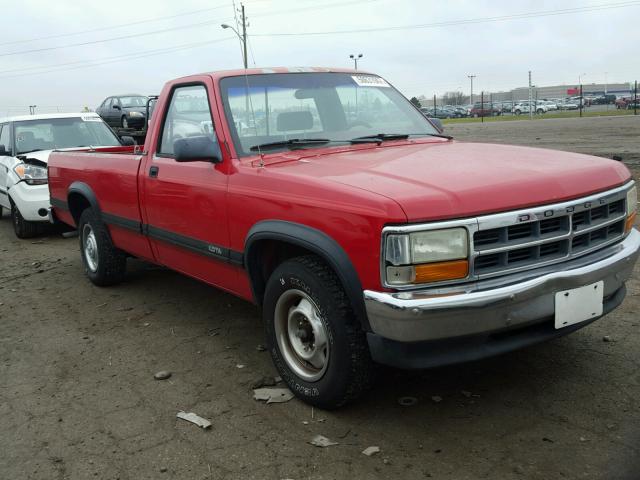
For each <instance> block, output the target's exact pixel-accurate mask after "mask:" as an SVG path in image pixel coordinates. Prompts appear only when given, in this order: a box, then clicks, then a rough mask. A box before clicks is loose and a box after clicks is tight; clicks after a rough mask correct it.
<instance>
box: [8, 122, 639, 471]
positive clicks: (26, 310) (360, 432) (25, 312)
mask: <svg viewBox="0 0 640 480" xmlns="http://www.w3.org/2000/svg"><path fill="white" fill-rule="evenodd" d="M448 132H450V133H453V134H454V135H456V136H457V137H458V138H460V139H473V140H484V141H495V142H512V143H519V144H532V145H540V146H545V147H553V148H562V149H567V150H576V151H581V152H592V153H596V154H599V155H605V156H609V155H611V154H619V155H622V156H623V157H624V158H625V160H628V161H629V162H630V163H636V162H638V161H639V160H640V141H639V138H640V118H638V119H633V118H615V119H608V118H602V119H583V120H568V121H567V120H545V121H536V122H531V123H529V122H526V121H525V122H519V121H518V122H503V123H493V124H484V125H481V124H476V125H457V126H452V127H451V128H448ZM638 171H639V170H637V169H636V176H637V173H638ZM0 265H1V269H0V432H1V435H0V477H1V478H3V479H5V478H6V479H12V480H17V479H47V480H48V479H67V478H69V479H85V478H100V479H116V478H119V479H122V480H124V479H131V480H138V479H164V478H176V479H209V478H215V479H221V478H223V479H236V478H237V479H251V478H255V479H284V478H291V479H307V478H311V479H334V478H335V479H345V478H358V479H359V478H367V479H368V478H381V479H382V478H385V479H386V478H394V479H418V478H438V479H476V478H488V479H511V478H514V479H515V478H531V479H545V480H548V479H559V478H567V479H573V478H578V479H629V480H631V479H637V478H640V400H639V399H640V373H639V372H640V359H639V356H638V352H639V351H640V333H639V332H640V318H639V317H638V310H639V308H640V297H639V292H640V282H639V279H640V268H639V267H636V274H635V277H634V279H633V280H632V281H631V282H630V284H629V295H628V297H627V299H626V301H625V303H624V304H623V305H622V307H621V308H619V309H618V310H616V311H615V312H613V313H612V314H610V315H608V316H607V317H606V318H604V319H601V320H599V321H598V322H596V323H594V324H593V325H590V326H588V327H586V328H585V329H583V330H581V331H579V332H577V333H575V334H573V335H571V336H569V337H565V338H562V339H559V340H556V341H553V342H550V343H548V344H545V345H541V346H537V347H534V348H529V349H527V350H524V351H519V352H515V353H512V354H509V355H505V356H502V357H498V358H493V359H488V360H485V361H481V362H477V363H473V364H467V365H461V366H456V367H448V368H442V369H438V370H432V371H424V372H403V371H396V370H392V369H381V372H380V377H379V380H378V382H377V384H376V387H375V389H374V390H373V391H371V393H370V394H369V395H368V396H367V397H366V398H364V399H363V400H362V401H361V402H359V403H357V404H356V405H353V406H351V407H348V408H345V409H342V410H340V411H336V412H322V411H315V412H314V411H312V409H311V408H310V407H308V406H306V405H305V404H303V403H301V402H299V401H297V400H295V399H294V400H292V401H290V402H288V403H284V404H274V405H264V404H261V403H258V402H256V401H254V400H253V399H252V392H251V384H252V383H253V382H254V381H255V380H256V379H258V378H260V377H262V376H264V375H275V371H274V369H273V367H272V364H271V361H270V359H269V356H268V354H267V353H266V352H261V351H259V349H258V348H257V347H258V345H260V344H261V343H262V330H261V325H260V320H259V313H258V311H257V310H256V308H255V307H253V306H251V305H249V304H247V303H245V302H243V301H240V300H238V299H236V298H234V297H232V296H230V295H227V294H225V293H222V292H220V291H217V290H215V289H212V288H209V287H207V286H205V285H202V284H200V283H198V282H196V281H194V280H191V279H188V278H186V277H183V276H181V275H178V274H176V273H172V272H169V271H167V270H164V269H161V268H157V267H154V266H150V265H147V264H144V263H142V262H138V261H131V262H130V273H129V275H128V278H127V281H126V283H124V284H122V285H120V286H118V287H112V288H104V289H103V288H97V287H94V286H92V285H91V284H90V283H89V282H88V281H87V280H86V279H85V277H84V275H83V272H82V269H81V267H80V258H79V253H78V245H77V239H76V238H73V239H64V238H61V237H60V236H56V235H50V236H44V237H41V238H38V239H35V240H34V241H18V240H17V239H16V238H15V237H14V235H13V232H12V230H11V224H10V222H9V219H8V218H7V217H6V216H5V218H4V219H3V220H2V222H0ZM605 335H608V336H610V338H611V340H612V341H610V342H605V341H603V337H604V336H605ZM241 365H242V366H244V367H243V368H240V366H241ZM164 369H166V370H171V371H172V372H173V376H172V377H171V378H170V379H169V380H166V381H156V380H154V378H153V374H154V373H155V372H157V371H159V370H164ZM407 395H409V396H414V397H416V398H417V399H418V403H417V404H416V405H414V406H411V407H402V406H400V405H399V404H398V401H397V399H398V397H402V396H407ZM434 396H437V397H441V399H442V400H441V401H434V400H433V399H432V397H434ZM436 400H437V399H436ZM179 410H185V411H193V412H196V413H198V414H200V415H201V416H203V417H206V418H209V419H211V421H212V423H213V426H212V428H211V429H210V430H208V431H203V430H201V429H199V428H197V427H195V426H194V425H191V424H189V423H187V422H184V421H182V420H178V419H176V413H177V412H178V411H179ZM316 434H323V435H325V436H327V437H329V438H330V439H332V440H334V441H337V442H339V443H340V444H339V445H336V446H332V447H329V448H326V449H321V448H317V447H313V446H311V445H309V444H308V443H307V442H308V441H309V440H310V439H311V438H312V437H313V436H314V435H316ZM371 445H376V446H379V447H380V448H381V450H382V452H381V453H380V454H378V455H376V456H373V457H366V456H364V455H362V454H361V453H360V452H361V451H362V450H363V449H364V448H365V447H368V446H371Z"/></svg>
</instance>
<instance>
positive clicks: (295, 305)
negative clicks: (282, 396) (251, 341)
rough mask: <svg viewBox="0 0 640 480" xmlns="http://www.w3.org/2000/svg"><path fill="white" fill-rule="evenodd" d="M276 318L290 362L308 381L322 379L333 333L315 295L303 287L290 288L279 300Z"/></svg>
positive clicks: (278, 338)
mask: <svg viewBox="0 0 640 480" xmlns="http://www.w3.org/2000/svg"><path fill="white" fill-rule="evenodd" d="M274 322H275V334H276V341H277V343H278V347H279V349H280V352H281V353H282V356H283V357H284V360H285V362H286V363H287V366H288V367H289V368H290V369H291V370H293V372H294V373H295V374H296V375H298V376H299V377H300V378H302V379H304V380H306V381H308V382H315V381H317V380H319V379H321V378H322V376H323V375H324V373H325V371H326V370H327V366H328V365H329V353H330V349H329V336H328V332H327V328H326V326H325V323H324V321H323V320H322V316H321V314H320V309H319V308H318V306H317V305H316V303H315V302H314V301H313V299H312V298H311V297H310V296H309V295H307V294H306V293H304V292H302V291H301V290H287V291H286V292H284V293H283V294H282V295H281V296H280V298H279V299H278V302H277V303H276V308H275V315H274Z"/></svg>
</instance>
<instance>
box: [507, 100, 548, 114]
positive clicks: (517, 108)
mask: <svg viewBox="0 0 640 480" xmlns="http://www.w3.org/2000/svg"><path fill="white" fill-rule="evenodd" d="M531 109H532V110H533V113H537V114H543V113H547V112H548V111H549V108H548V107H547V106H546V105H544V104H542V103H539V102H538V103H536V102H532V103H531ZM513 113H514V114H515V115H522V114H523V113H529V102H521V103H517V104H515V105H514V107H513Z"/></svg>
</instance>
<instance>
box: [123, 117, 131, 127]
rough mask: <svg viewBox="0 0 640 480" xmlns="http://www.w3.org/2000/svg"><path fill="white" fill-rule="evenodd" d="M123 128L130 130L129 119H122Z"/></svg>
mask: <svg viewBox="0 0 640 480" xmlns="http://www.w3.org/2000/svg"><path fill="white" fill-rule="evenodd" d="M122 128H129V122H128V121H127V117H124V118H123V119H122Z"/></svg>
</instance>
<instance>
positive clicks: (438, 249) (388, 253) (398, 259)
mask: <svg viewBox="0 0 640 480" xmlns="http://www.w3.org/2000/svg"><path fill="white" fill-rule="evenodd" d="M468 255H469V236H468V234H467V230H466V229H465V228H448V229H443V230H431V231H423V232H412V233H403V234H391V235H388V236H387V239H386V244H385V269H386V271H385V273H386V280H387V283H388V284H389V285H409V284H413V283H427V282H442V281H448V280H457V279H461V278H465V277H466V276H467V275H468V274H469V262H468V260H467V257H468Z"/></svg>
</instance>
